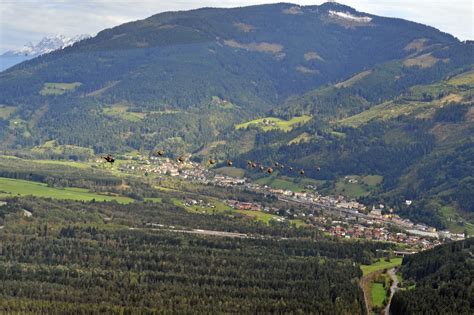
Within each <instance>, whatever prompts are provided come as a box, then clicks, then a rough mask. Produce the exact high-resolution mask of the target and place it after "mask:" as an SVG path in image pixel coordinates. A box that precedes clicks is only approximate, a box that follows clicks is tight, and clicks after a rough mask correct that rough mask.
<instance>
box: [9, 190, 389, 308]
mask: <svg viewBox="0 0 474 315" xmlns="http://www.w3.org/2000/svg"><path fill="white" fill-rule="evenodd" d="M24 210H27V211H29V212H30V213H31V214H32V215H31V216H30V217H26V216H24V215H23V211H24ZM0 216H1V217H2V222H3V223H2V224H3V225H4V226H5V228H4V229H3V230H1V231H0V236H1V237H0V266H1V268H0V281H1V284H2V285H1V286H0V297H1V298H0V311H1V312H12V313H16V312H31V313H48V314H51V313H56V314H59V313H65V312H66V313H70V312H74V313H84V312H86V313H87V312H103V313H109V314H116V313H140V312H141V313H143V312H146V313H163V312H175V313H215V312H217V313H220V312H236V311H237V312H243V313H254V312H263V313H275V312H283V313H285V312H301V313H320V314H334V312H336V313H338V314H365V306H364V302H363V296H362V291H361V290H360V288H359V287H358V279H359V277H360V276H361V271H360V269H359V267H358V265H359V264H360V263H368V262H370V261H371V259H372V258H374V257H375V256H376V250H377V249H386V248H389V247H390V246H389V245H387V244H376V243H365V242H338V241H331V240H328V239H326V238H324V237H323V236H320V235H318V234H314V233H309V232H305V230H304V229H294V228H291V227H287V226H284V225H278V224H275V225H273V226H272V225H270V226H268V225H265V224H262V223H258V222H256V221H253V220H250V221H249V220H243V219H240V218H229V217H228V216H222V215H198V214H191V213H188V212H186V211H184V210H183V209H182V208H179V207H176V206H174V205H173V204H171V203H169V204H168V203H167V202H166V201H165V202H163V203H160V204H154V203H134V204H129V205H119V204H117V203H113V202H109V203H96V202H90V203H84V202H71V201H53V200H44V199H37V198H20V199H12V200H10V201H9V203H8V204H7V205H4V206H2V207H0ZM147 223H148V224H147ZM149 223H155V224H158V223H159V224H161V226H166V227H168V228H162V229H161V231H160V230H157V229H152V228H151V226H150V225H149ZM171 224H172V225H173V227H174V228H175V229H192V228H199V229H210V230H212V229H214V230H223V231H233V232H241V233H247V234H248V235H252V236H251V237H248V238H225V237H215V236H195V235H189V234H185V233H179V232H176V231H173V230H172V229H171V228H169V226H170V225H171ZM155 227H156V225H155ZM296 237H297V238H296Z"/></svg>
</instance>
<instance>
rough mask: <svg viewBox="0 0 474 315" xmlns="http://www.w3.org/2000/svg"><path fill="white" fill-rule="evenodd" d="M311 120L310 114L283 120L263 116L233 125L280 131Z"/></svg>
mask: <svg viewBox="0 0 474 315" xmlns="http://www.w3.org/2000/svg"><path fill="white" fill-rule="evenodd" d="M264 120H265V121H267V122H268V123H267V124H264ZM310 120H311V116H307V115H303V116H299V117H293V118H291V119H290V120H284V119H280V118H276V117H265V118H260V119H255V120H251V121H248V122H245V123H242V124H238V125H236V126H235V129H245V128H247V127H249V126H250V125H256V126H258V127H260V128H261V129H262V130H263V131H270V130H281V131H285V132H286V131H290V130H292V129H293V127H295V126H296V125H298V124H305V123H307V122H308V121H310Z"/></svg>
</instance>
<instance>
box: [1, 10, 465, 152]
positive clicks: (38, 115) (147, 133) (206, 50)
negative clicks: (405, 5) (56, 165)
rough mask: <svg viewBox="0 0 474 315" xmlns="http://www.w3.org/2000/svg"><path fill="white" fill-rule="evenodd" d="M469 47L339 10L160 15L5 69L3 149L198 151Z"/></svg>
mask: <svg viewBox="0 0 474 315" xmlns="http://www.w3.org/2000/svg"><path fill="white" fill-rule="evenodd" d="M468 51H469V50H468V46H467V44H463V43H460V42H459V41H458V40H457V39H455V38H454V37H452V36H451V35H448V34H445V33H442V32H439V31H438V30H436V29H434V28H431V27H428V26H425V25H421V24H416V23H412V22H408V21H404V20H400V19H392V18H383V17H378V16H373V15H370V14H366V13H361V12H357V11H355V10H354V9H352V8H350V7H347V6H343V5H340V4H336V3H326V4H323V5H321V6H303V7H300V6H295V5H292V4H273V5H261V6H252V7H244V8H234V9H212V8H204V9H199V10H193V11H186V12H168V13H162V14H158V15H154V16H151V17H150V18H148V19H145V20H141V21H136V22H132V23H127V24H124V25H120V26H117V27H115V28H112V29H107V30H104V31H102V32H100V33H99V34H98V35H97V36H96V37H94V38H91V39H87V40H84V41H81V42H79V43H76V44H75V45H73V46H72V47H69V48H66V49H64V50H61V51H57V52H53V53H51V54H48V55H44V56H41V57H39V58H35V59H34V60H31V61H28V62H24V63H22V64H20V65H17V66H15V67H13V68H11V69H9V70H8V71H5V72H2V73H1V74H0V89H1V90H2V93H1V95H0V104H2V105H1V106H2V111H1V112H0V113H2V114H1V116H0V119H1V120H0V146H1V147H25V146H26V147H28V146H32V145H37V144H40V143H42V142H45V141H46V140H51V139H55V140H58V141H59V142H60V143H61V144H73V145H79V146H86V147H93V148H94V149H95V150H96V151H111V150H112V151H117V150H126V149H131V148H133V149H138V148H146V149H151V148H153V147H154V146H155V145H156V144H157V143H161V144H166V145H167V146H172V147H174V148H180V149H182V150H183V151H193V150H196V149H198V148H199V147H200V146H202V145H205V144H206V143H208V142H210V141H213V140H215V139H216V138H218V137H219V136H220V135H222V134H223V130H224V129H225V128H226V127H229V126H231V125H233V124H234V123H237V122H241V121H245V120H246V119H248V118H252V117H255V116H256V115H259V114H262V113H264V112H266V111H268V110H270V109H273V108H275V106H276V105H278V104H280V103H283V102H284V101H285V100H286V99H287V98H288V97H290V96H292V95H298V94H301V93H304V92H307V91H310V90H312V89H314V88H316V87H318V86H321V85H324V84H328V83H330V82H338V81H341V80H343V79H344V78H347V77H350V76H352V75H354V74H356V73H360V72H361V71H367V69H372V68H373V67H376V65H377V64H379V63H384V62H388V61H391V60H404V65H403V67H404V71H405V72H404V73H406V77H407V79H405V76H404V75H400V77H401V79H400V80H399V81H397V82H394V83H393V84H387V86H386V87H385V89H384V90H380V91H376V92H374V93H375V94H374V95H372V98H374V99H379V98H380V97H386V96H384V95H385V94H386V95H387V96H392V95H395V94H396V93H398V92H400V91H401V90H403V89H404V88H406V87H408V86H409V85H410V84H414V83H427V82H430V81H432V80H435V79H439V78H440V77H441V76H442V75H444V74H446V73H447V72H449V71H451V70H452V69H454V68H457V67H459V66H460V65H463V64H465V59H466V54H467V53H468ZM395 76H397V75H396V74H395V75H394V77H395ZM364 97H367V99H368V100H369V101H370V99H371V97H369V96H367V95H364ZM347 106H350V104H347ZM328 110H329V111H332V110H334V109H328ZM203 117H205V118H203ZM209 117H210V121H211V123H210V124H209V123H207V120H208V118H209ZM137 134H139V136H137ZM224 134H225V133H224Z"/></svg>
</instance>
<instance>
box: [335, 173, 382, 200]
mask: <svg viewBox="0 0 474 315" xmlns="http://www.w3.org/2000/svg"><path fill="white" fill-rule="evenodd" d="M349 180H352V181H353V182H349ZM382 181H383V177H382V176H380V175H367V176H356V175H352V176H347V178H340V179H339V180H338V181H337V182H336V185H335V189H334V192H335V193H337V194H341V195H344V196H346V197H349V198H359V197H363V196H367V195H369V194H370V192H371V191H372V190H374V189H376V188H377V186H378V185H380V184H381V183H382Z"/></svg>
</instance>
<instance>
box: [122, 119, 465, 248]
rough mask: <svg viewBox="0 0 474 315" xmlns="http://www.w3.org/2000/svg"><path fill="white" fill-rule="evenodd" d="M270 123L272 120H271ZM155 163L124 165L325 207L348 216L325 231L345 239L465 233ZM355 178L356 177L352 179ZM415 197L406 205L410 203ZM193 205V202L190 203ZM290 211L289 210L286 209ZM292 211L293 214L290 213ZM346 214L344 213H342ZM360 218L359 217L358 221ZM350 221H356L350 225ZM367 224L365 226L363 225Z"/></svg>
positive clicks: (429, 241)
mask: <svg viewBox="0 0 474 315" xmlns="http://www.w3.org/2000/svg"><path fill="white" fill-rule="evenodd" d="M267 123H268V124H270V123H271V121H268V122H267ZM150 160H151V162H150V161H149V160H147V159H142V160H141V161H140V163H138V164H137V163H130V164H126V163H125V164H123V165H122V170H124V171H125V170H131V171H138V172H144V173H156V174H160V175H169V176H174V177H180V178H182V179H186V180H191V181H197V182H199V183H201V184H207V185H215V186H219V187H239V188H240V189H245V190H249V191H253V192H257V193H263V194H266V195H273V196H275V197H277V198H278V199H279V200H281V201H286V202H296V203H299V204H305V205H310V206H316V207H321V208H325V209H327V210H330V211H332V212H339V214H340V217H344V216H345V222H344V224H341V225H338V223H337V221H333V225H332V226H330V227H327V228H324V229H325V230H324V231H325V232H327V233H330V234H332V235H334V236H337V237H343V238H365V239H370V240H380V241H391V242H397V243H404V244H408V245H415V244H418V245H420V246H422V247H423V248H429V247H430V246H434V245H436V244H437V243H438V242H439V239H446V238H449V239H462V238H463V237H464V235H463V234H453V233H450V232H448V231H441V232H438V231H436V229H434V228H432V227H429V226H426V225H422V224H417V225H415V224H413V223H412V222H411V221H410V220H408V219H402V218H400V217H399V216H398V215H397V214H395V213H393V209H385V206H384V205H383V204H380V205H377V206H373V207H372V209H371V210H370V211H369V209H368V208H367V207H366V206H365V205H364V204H361V203H359V202H357V201H353V200H346V199H345V198H344V196H322V195H319V194H318V193H317V191H316V187H308V189H307V190H306V191H303V192H295V191H292V190H285V189H275V188H272V187H269V186H262V185H258V184H256V183H253V182H250V181H248V180H247V179H246V178H236V177H232V176H228V175H223V174H216V173H214V172H212V171H209V170H207V169H206V168H204V167H203V166H202V165H200V164H199V163H195V162H191V161H185V162H184V163H177V162H176V161H174V160H171V159H169V158H157V157H151V158H150ZM349 180H352V178H349ZM226 203H227V205H229V206H230V207H232V208H234V209H238V210H254V211H264V212H270V213H276V212H279V210H278V209H271V208H268V207H262V205H260V204H259V203H255V202H240V201H237V200H228V201H226ZM411 203H412V201H411V200H407V201H406V204H407V205H410V204H411ZM191 205H193V204H192V202H191V203H190V204H189V206H191ZM286 212H287V213H288V211H286ZM288 214H290V213H288ZM341 214H344V215H341ZM291 215H293V216H295V217H299V218H301V219H304V220H307V221H308V223H317V222H318V221H322V222H324V218H319V217H317V216H314V214H313V213H310V212H308V213H305V212H304V211H303V210H300V211H299V212H298V213H291ZM356 219H357V220H356ZM353 221H355V223H356V224H353ZM347 224H353V225H352V226H347ZM361 224H364V225H361ZM392 226H395V227H396V228H397V229H396V230H400V228H401V229H402V230H404V232H406V233H397V232H390V230H392V229H391V227H392Z"/></svg>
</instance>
